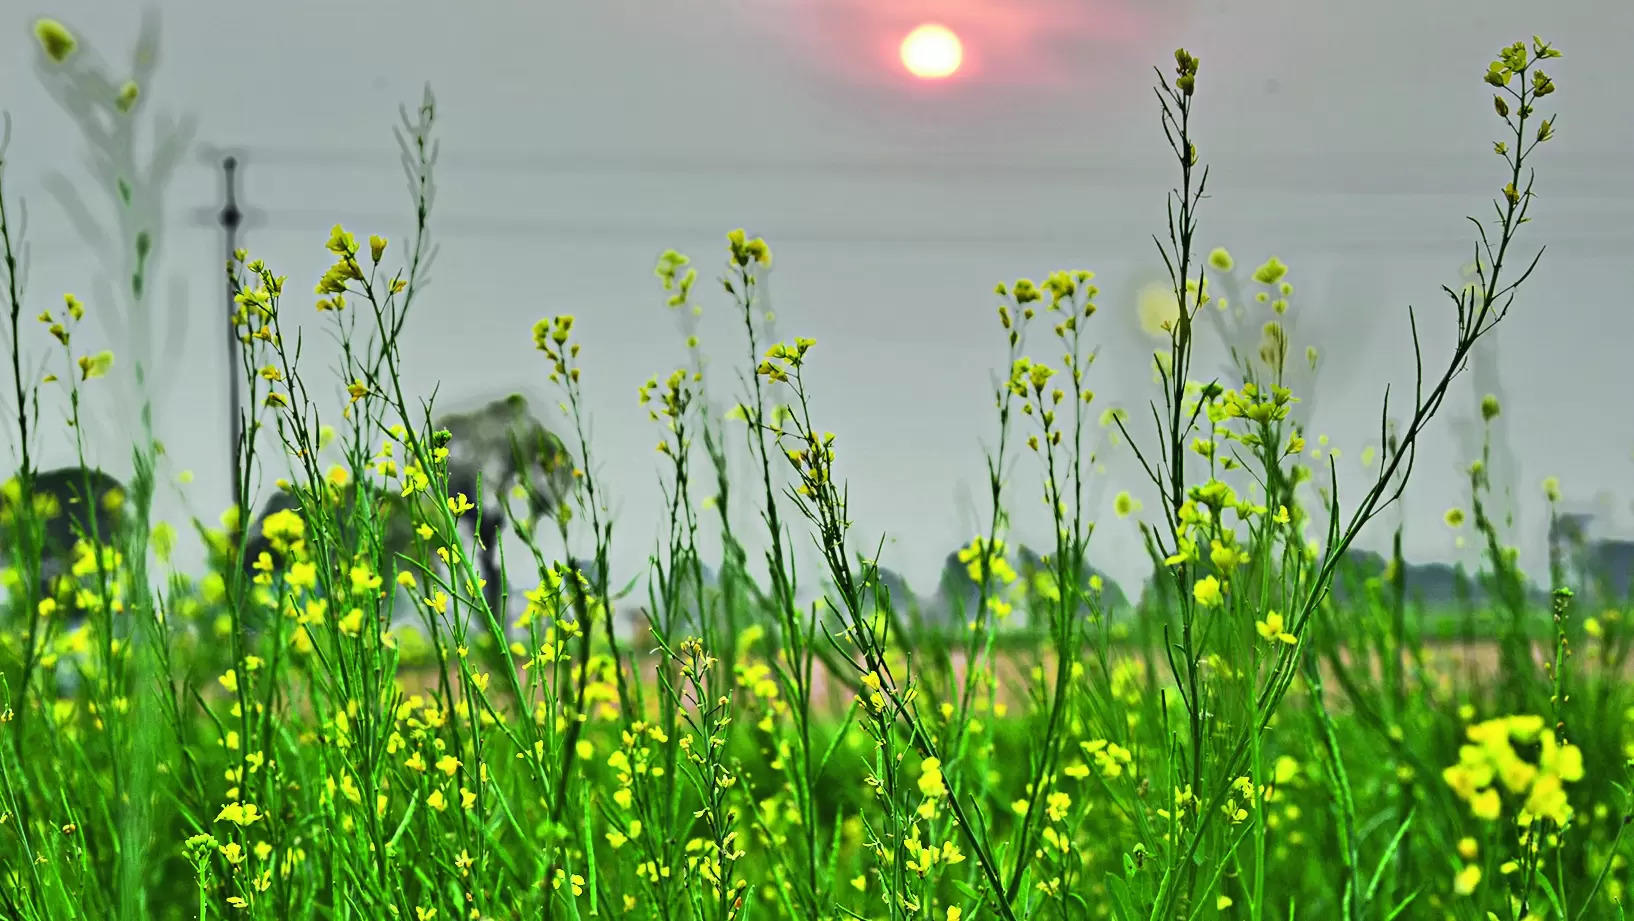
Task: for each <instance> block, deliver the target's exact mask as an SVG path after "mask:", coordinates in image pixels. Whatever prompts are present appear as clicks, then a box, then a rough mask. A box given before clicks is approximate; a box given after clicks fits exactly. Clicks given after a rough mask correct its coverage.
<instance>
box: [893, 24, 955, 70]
mask: <svg viewBox="0 0 1634 921" xmlns="http://www.w3.org/2000/svg"><path fill="white" fill-rule="evenodd" d="M963 62H964V45H963V44H962V43H961V42H960V41H959V36H957V35H955V34H954V33H953V30H952V29H949V28H948V27H947V26H943V25H937V24H935V23H926V24H925V25H922V26H920V27H919V28H917V29H914V30H913V31H912V32H909V33H908V37H907V38H904V39H903V40H902V66H903V67H906V68H907V69H908V73H910V74H913V75H914V76H916V77H918V78H919V79H921V80H941V79H943V78H945V77H951V76H953V75H954V74H955V73H956V72H958V70H959V65H960V64H961V63H963Z"/></svg>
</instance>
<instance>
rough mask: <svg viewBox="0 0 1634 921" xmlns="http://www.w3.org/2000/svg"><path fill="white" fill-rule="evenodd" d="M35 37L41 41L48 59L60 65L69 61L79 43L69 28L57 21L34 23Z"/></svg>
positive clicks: (46, 20) (38, 21)
mask: <svg viewBox="0 0 1634 921" xmlns="http://www.w3.org/2000/svg"><path fill="white" fill-rule="evenodd" d="M34 37H35V38H36V39H38V40H39V42H40V48H41V49H42V50H44V51H45V54H46V57H48V58H50V59H51V60H53V61H56V62H57V63H58V64H61V63H62V62H63V61H66V60H68V58H69V57H70V56H72V55H73V53H74V49H76V48H78V47H79V42H78V41H77V40H76V39H75V38H74V33H72V32H70V31H68V27H67V26H65V25H63V24H62V23H60V22H58V21H56V20H55V19H40V20H36V21H35V23H34Z"/></svg>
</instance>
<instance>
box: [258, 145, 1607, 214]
mask: <svg viewBox="0 0 1634 921" xmlns="http://www.w3.org/2000/svg"><path fill="white" fill-rule="evenodd" d="M255 158H256V161H257V163H258V164H264V165H267V166H272V167H292V168H303V167H307V168H324V169H347V170H363V171H385V170H391V171H394V172H395V171H397V170H398V169H399V166H398V152H397V151H396V150H394V149H392V148H390V147H379V148H374V147H331V148H321V147H296V146H289V145H284V146H266V147H257V148H256V149H255ZM1473 161H1474V155H1473V154H1468V153H1457V154H1448V153H1434V154H1402V153H1388V154H1385V153H1365V152H1350V153H1345V154H1330V153H1323V152H1308V153H1289V152H1282V153H1251V152H1244V153H1222V154H1217V155H1216V156H1215V157H1214V164H1213V165H1214V168H1215V172H1216V175H1217V176H1218V177H1219V178H1220V180H1221V181H1227V182H1229V183H1230V185H1231V186H1232V187H1233V188H1237V189H1261V190H1267V191H1278V190H1280V191H1288V192H1293V191H1316V192H1319V193H1320V192H1325V193H1332V194H1355V193H1359V192H1370V193H1375V194H1390V193H1399V194H1426V193H1429V194H1434V193H1441V194H1462V193H1463V192H1465V191H1467V190H1470V189H1478V190H1482V191H1485V190H1487V189H1488V187H1489V186H1491V185H1492V179H1491V177H1489V176H1486V175H1484V174H1481V173H1480V172H1479V171H1472V170H1471V168H1470V167H1471V163H1472V162H1473ZM1550 161H1551V162H1550V166H1549V174H1550V176H1552V177H1554V179H1555V185H1556V188H1558V187H1559V186H1560V185H1562V184H1564V183H1565V181H1567V180H1577V181H1580V182H1587V183H1589V184H1591V185H1592V186H1593V187H1594V189H1595V192H1594V193H1593V196H1594V197H1595V198H1597V199H1602V200H1603V199H1605V198H1607V197H1608V196H1609V197H1611V198H1624V197H1634V184H1631V183H1630V182H1629V180H1628V172H1627V163H1626V156H1624V155H1622V154H1618V153H1599V152H1592V151H1579V152H1574V153H1567V154H1565V155H1563V156H1559V155H1556V154H1555V152H1553V151H1551V153H1550ZM438 168H439V171H443V172H454V173H462V172H471V173H481V174H485V175H526V176H542V175H556V176H608V177H621V178H631V177H653V178H664V177H682V176H721V177H731V176H759V177H766V176H780V175H782V176H794V175H803V176H829V177H835V178H841V177H845V178H854V179H883V178H889V179H892V180H895V181H936V182H951V181H956V180H964V181H970V180H978V179H979V180H983V181H989V182H991V181H1004V180H1010V181H1016V182H1031V183H1051V184H1054V183H1062V184H1069V185H1073V186H1076V187H1080V188H1085V187H1089V188H1094V187H1117V188H1121V187H1126V186H1130V185H1137V184H1147V183H1150V182H1154V181H1155V182H1157V183H1159V186H1158V187H1159V188H1161V187H1163V186H1164V185H1166V184H1167V181H1168V179H1169V177H1170V173H1171V172H1172V164H1171V163H1170V162H1169V160H1168V159H1167V158H1166V157H1161V156H1149V155H1146V154H1139V155H1122V154H1108V153H1105V152H1097V151H1085V152H1082V153H1073V154H1060V155H1055V156H1052V157H1049V158H1039V157H1033V158H1028V159H1022V158H1015V157H1009V156H992V155H988V156H978V155H970V154H957V153H949V152H945V151H938V152H936V153H934V154H925V153H883V152H880V153H834V154H829V155H822V156H799V155H796V156H785V155H771V156H765V157H745V156H743V155H742V154H741V153H725V154H715V153H703V152H700V153H676V152H671V151H640V152H636V153H629V152H624V151H526V150H514V151H499V150H486V151H483V150H475V151H466V152H462V153H444V154H443V156H442V157H441V158H440V159H439V162H438ZM1312 187H1314V188H1312ZM1554 194H1556V195H1557V196H1559V195H1560V194H1561V193H1559V192H1556V193H1554ZM1585 194H1588V193H1585Z"/></svg>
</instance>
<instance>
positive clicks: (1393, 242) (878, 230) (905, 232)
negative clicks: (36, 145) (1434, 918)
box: [258, 208, 1634, 253]
mask: <svg viewBox="0 0 1634 921" xmlns="http://www.w3.org/2000/svg"><path fill="white" fill-rule="evenodd" d="M258 214H259V218H260V220H259V221H258V226H260V227H262V228H265V229H267V230H270V231H276V232H294V231H298V232H301V233H312V232H314V230H315V229H321V228H325V227H327V226H328V225H330V224H334V223H336V222H339V223H341V224H345V225H347V226H355V227H359V228H367V227H390V226H393V225H397V224H403V223H406V222H408V221H410V220H411V217H410V215H408V214H407V213H406V212H404V211H373V210H368V211H365V210H359V209H350V208H325V209H317V208H270V209H261V210H260V211H259V212H258ZM1590 217H1593V218H1599V219H1605V218H1607V217H1609V216H1608V215H1605V214H1596V215H1592V216H1591V215H1586V214H1572V213H1561V214H1551V215H1550V216H1549V220H1550V223H1551V224H1555V225H1557V226H1561V227H1569V226H1577V225H1581V224H1582V223H1583V221H1584V220H1585V219H1588V218H1590ZM1263 223H1264V225H1265V226H1266V227H1268V228H1274V229H1276V230H1277V231H1279V232H1280V234H1282V235H1284V236H1286V237H1287V238H1288V239H1299V240H1302V241H1305V242H1306V243H1311V242H1315V241H1320V243H1321V245H1323V246H1326V247H1331V248H1332V249H1335V250H1343V251H1346V252H1369V253H1400V252H1408V251H1419V250H1423V249H1426V248H1448V249H1459V250H1461V251H1462V250H1467V249H1468V248H1469V241H1468V239H1466V238H1465V237H1461V236H1456V235H1454V234H1450V233H1449V234H1437V233H1433V232H1430V231H1428V230H1426V229H1425V228H1423V227H1422V226H1410V227H1407V228H1400V227H1396V226H1391V227H1389V228H1387V229H1381V227H1379V226H1367V225H1362V226H1358V225H1357V223H1356V222H1355V221H1354V220H1351V221H1348V222H1346V221H1337V220H1335V219H1334V218H1332V217H1327V216H1319V217H1313V218H1307V219H1304V220H1302V221H1289V220H1287V219H1279V218H1276V217H1274V216H1272V217H1267V218H1265V219H1264V222H1263ZM1380 223H1381V225H1382V224H1383V222H1380ZM1239 226H1240V225H1239ZM725 227H726V225H725V224H715V223H705V222H700V221H696V220H682V221H676V220H670V221H663V220H653V219H647V218H635V219H627V220H618V219H612V220H610V219H606V218H598V219H590V218H581V217H567V218H561V217H533V216H515V215H501V214H493V215H476V214H471V213H464V214H461V213H457V212H455V213H448V212H442V213H437V212H433V214H432V216H431V230H432V234H433V235H434V236H436V235H440V236H444V237H450V236H455V237H475V238H484V239H487V238H500V239H504V238H517V237H526V238H529V239H552V240H563V241H580V242H583V241H594V242H598V243H603V242H625V243H628V242H633V241H640V240H654V241H657V242H658V243H659V244H663V243H664V242H665V241H675V240H686V239H696V238H698V237H711V238H713V237H716V236H720V235H721V234H722V233H724V232H725V229H724V228H725ZM754 232H755V233H757V234H761V235H764V236H766V237H768V238H769V239H770V240H771V241H772V242H773V243H774V244H779V245H802V246H807V245H815V246H841V247H850V248H858V247H888V248H893V249H935V248H972V247H975V248H983V249H997V250H1015V249H1039V248H1052V247H1059V246H1063V245H1067V246H1072V247H1077V248H1083V249H1088V248H1092V247H1102V246H1112V245H1118V244H1127V243H1128V242H1129V241H1130V240H1131V235H1130V233H1129V232H1128V230H1127V229H1125V228H1122V227H1118V226H1108V225H1107V224H1106V223H1105V222H1085V223H1082V224H1068V225H1065V226H1058V227H1053V228H1050V229H1047V230H1042V229H1017V230H971V231H960V230H957V229H948V228H946V227H945V226H942V227H937V228H923V227H895V228H893V227H888V226H881V225H879V224H877V223H870V224H868V225H867V226H866V227H862V228H860V229H852V228H851V227H849V226H846V227H839V226H829V227H822V226H814V225H811V224H799V223H791V224H783V223H782V222H776V221H768V222H760V223H757V224H756V225H755V227H754ZM1137 236H1138V237H1139V240H1140V241H1145V240H1146V238H1145V236H1144V234H1143V233H1142V234H1137ZM1545 242H1547V243H1548V244H1549V246H1550V248H1551V249H1558V250H1562V251H1569V252H1584V251H1593V252H1596V253H1598V252H1601V251H1605V252H1617V253H1623V252H1627V251H1628V248H1629V246H1630V245H1634V229H1630V228H1628V227H1627V226H1626V225H1622V224H1619V225H1618V230H1617V231H1615V232H1608V233H1582V232H1578V233H1551V234H1549V235H1548V236H1547V238H1546V240H1545ZM1142 245H1149V243H1142Z"/></svg>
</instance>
